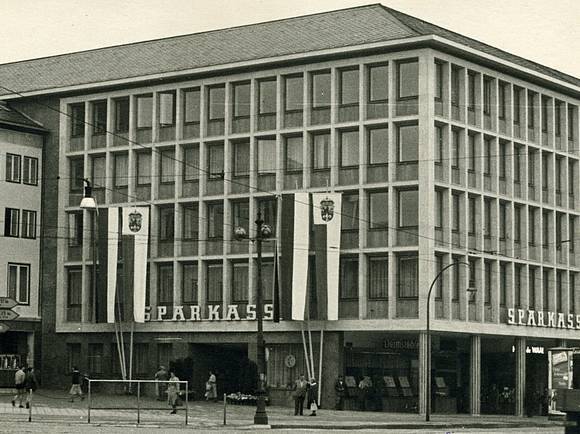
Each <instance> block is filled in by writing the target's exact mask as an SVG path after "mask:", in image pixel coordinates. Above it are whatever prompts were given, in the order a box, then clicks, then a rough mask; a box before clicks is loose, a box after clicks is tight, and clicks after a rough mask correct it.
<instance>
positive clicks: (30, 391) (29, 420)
mask: <svg viewBox="0 0 580 434" xmlns="http://www.w3.org/2000/svg"><path fill="white" fill-rule="evenodd" d="M28 422H32V389H29V390H28Z"/></svg>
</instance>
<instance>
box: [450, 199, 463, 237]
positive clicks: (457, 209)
mask: <svg viewBox="0 0 580 434" xmlns="http://www.w3.org/2000/svg"><path fill="white" fill-rule="evenodd" d="M451 199H452V207H453V221H452V222H451V230H452V231H453V232H459V230H460V229H461V205H460V202H461V196H460V195H459V193H452V194H451Z"/></svg>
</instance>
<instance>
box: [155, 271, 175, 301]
mask: <svg viewBox="0 0 580 434" xmlns="http://www.w3.org/2000/svg"><path fill="white" fill-rule="evenodd" d="M157 271H158V276H159V277H158V278H159V281H158V297H159V303H160V304H170V303H173V264H163V265H159V268H158V269H157Z"/></svg>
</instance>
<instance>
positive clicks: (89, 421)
mask: <svg viewBox="0 0 580 434" xmlns="http://www.w3.org/2000/svg"><path fill="white" fill-rule="evenodd" d="M87 395H88V396H89V397H88V400H89V406H88V407H89V408H88V414H87V423H91V379H90V378H89V390H88V392H87Z"/></svg>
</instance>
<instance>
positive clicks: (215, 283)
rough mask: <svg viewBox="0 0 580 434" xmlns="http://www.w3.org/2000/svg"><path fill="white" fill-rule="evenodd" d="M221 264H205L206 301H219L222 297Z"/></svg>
mask: <svg viewBox="0 0 580 434" xmlns="http://www.w3.org/2000/svg"><path fill="white" fill-rule="evenodd" d="M222 287H223V266H222V264H209V265H208V266H207V302H208V303H221V301H222V299H223V294H222Z"/></svg>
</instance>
